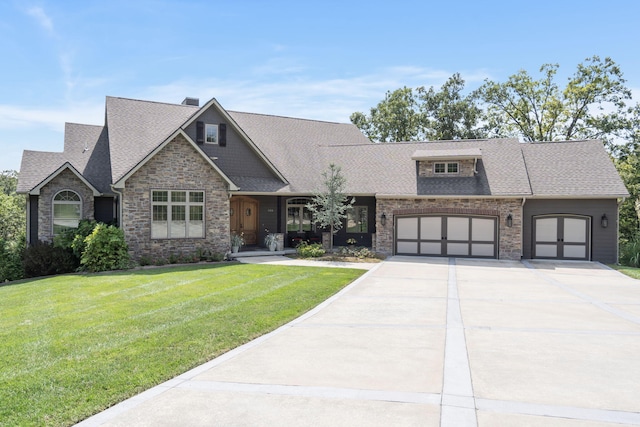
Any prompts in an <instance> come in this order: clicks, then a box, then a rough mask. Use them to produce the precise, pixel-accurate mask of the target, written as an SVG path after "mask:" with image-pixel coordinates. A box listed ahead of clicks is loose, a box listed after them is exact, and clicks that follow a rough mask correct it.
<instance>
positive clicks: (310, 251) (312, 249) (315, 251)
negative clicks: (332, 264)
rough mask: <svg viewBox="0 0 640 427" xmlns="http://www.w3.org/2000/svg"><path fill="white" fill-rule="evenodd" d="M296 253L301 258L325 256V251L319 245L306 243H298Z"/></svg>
mask: <svg viewBox="0 0 640 427" xmlns="http://www.w3.org/2000/svg"><path fill="white" fill-rule="evenodd" d="M296 252H297V253H298V255H299V256H301V257H302V258H315V257H320V256H322V255H324V254H325V250H324V249H323V248H322V245H321V244H320V243H312V244H309V243H307V242H300V244H299V245H298V246H297V247H296Z"/></svg>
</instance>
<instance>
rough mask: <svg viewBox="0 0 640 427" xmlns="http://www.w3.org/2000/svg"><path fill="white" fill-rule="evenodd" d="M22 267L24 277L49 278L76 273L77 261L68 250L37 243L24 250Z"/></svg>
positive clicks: (49, 244)
mask: <svg viewBox="0 0 640 427" xmlns="http://www.w3.org/2000/svg"><path fill="white" fill-rule="evenodd" d="M23 266H24V277H40V276H50V275H52V274H63V273H71V272H73V271H76V269H77V268H78V260H77V258H76V257H75V256H74V255H73V252H71V250H69V249H63V248H61V247H59V246H54V245H53V243H49V242H41V241H38V242H36V243H32V244H30V245H29V246H27V248H26V249H25V250H24V259H23Z"/></svg>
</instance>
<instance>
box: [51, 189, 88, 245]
mask: <svg viewBox="0 0 640 427" xmlns="http://www.w3.org/2000/svg"><path fill="white" fill-rule="evenodd" d="M64 192H69V193H73V194H75V195H76V196H77V197H78V200H77V201H76V200H56V197H58V195H60V194H61V193H64ZM56 205H78V206H79V207H80V209H79V212H80V215H79V217H78V225H79V224H80V221H81V220H82V205H83V203H82V196H81V195H80V193H78V192H77V191H74V190H70V189H68V188H65V189H63V190H60V191H58V192H56V193H55V194H54V195H53V197H52V199H51V235H52V236H57V235H58V234H60V232H58V233H56V231H55V230H56V228H55V227H56ZM62 219H64V218H62ZM66 219H71V218H66ZM78 225H76V226H75V227H70V228H78Z"/></svg>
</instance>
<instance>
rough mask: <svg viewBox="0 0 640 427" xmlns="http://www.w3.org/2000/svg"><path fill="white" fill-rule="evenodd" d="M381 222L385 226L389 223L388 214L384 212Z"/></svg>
mask: <svg viewBox="0 0 640 427" xmlns="http://www.w3.org/2000/svg"><path fill="white" fill-rule="evenodd" d="M380 224H382V226H383V227H384V226H385V225H386V224H387V216H386V215H385V214H384V212H383V213H382V215H380Z"/></svg>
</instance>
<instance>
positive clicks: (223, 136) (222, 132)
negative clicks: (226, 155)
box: [218, 123, 227, 147]
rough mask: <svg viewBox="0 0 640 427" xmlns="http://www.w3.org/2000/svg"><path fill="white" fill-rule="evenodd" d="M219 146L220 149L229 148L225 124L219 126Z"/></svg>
mask: <svg viewBox="0 0 640 427" xmlns="http://www.w3.org/2000/svg"><path fill="white" fill-rule="evenodd" d="M218 133H219V135H218V145H219V146H220V147H226V146H227V125H226V124H225V123H220V124H219V125H218Z"/></svg>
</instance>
